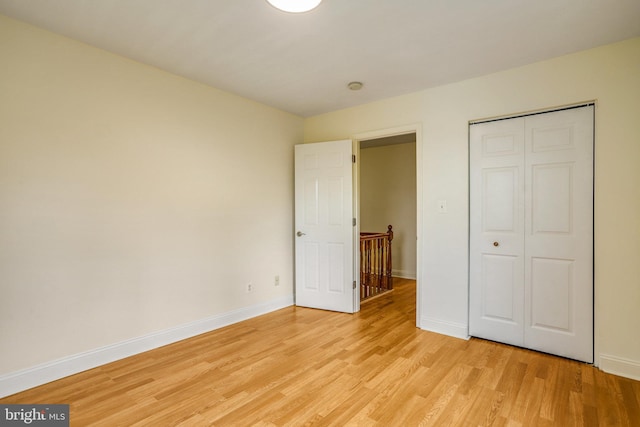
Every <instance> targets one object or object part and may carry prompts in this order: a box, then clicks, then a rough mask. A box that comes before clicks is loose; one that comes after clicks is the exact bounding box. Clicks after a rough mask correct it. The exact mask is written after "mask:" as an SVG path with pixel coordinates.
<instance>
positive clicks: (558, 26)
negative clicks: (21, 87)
mask: <svg viewBox="0 0 640 427" xmlns="http://www.w3.org/2000/svg"><path fill="white" fill-rule="evenodd" d="M0 13H2V14H5V15H8V16H10V17H14V18H16V19H20V20H23V21H26V22H29V23H32V24H34V25H37V26H39V27H43V28H46V29H48V30H51V31H54V32H56V33H60V34H63V35H65V36H68V37H71V38H74V39H77V40H80V41H83V42H85V43H88V44H91V45H94V46H97V47H100V48H102V49H106V50H108V51H111V52H115V53H117V54H120V55H123V56H125V57H129V58H132V59H134V60H137V61H140V62H143V63H146V64H150V65H153V66H156V67H159V68H162V69H164V70H167V71H169V72H172V73H175V74H178V75H181V76H184V77H187V78H190V79H193V80H197V81H200V82H203V83H206V84H208V85H211V86H214V87H216V88H219V89H223V90H226V91H229V92H233V93H236V94H238V95H241V96H244V97H247V98H251V99H254V100H256V101H259V102H262V103H264V104H268V105H272V106H274V107H277V108H279V109H282V110H285V111H289V112H291V113H295V114H298V115H300V116H303V117H308V116H312V115H316V114H320V113H324V112H328V111H334V110H338V109H341V108H345V107H350V106H354V105H358V104H363V103H366V102H370V101H374V100H377V99H382V98H388V97H392V96H396V95H401V94H405V93H410V92H416V91H419V90H422V89H426V88H429V87H433V86H438V85H442V84H446V83H451V82H455V81H460V80H463V79H467V78H471V77H476V76H480V75H484V74H488V73H492V72H495V71H499V70H503V69H507V68H513V67H517V66H520V65H524V64H528V63H532V62H535V61H540V60H543V59H547V58H552V57H556V56H560V55H564V54H567V53H571V52H576V51H580V50H584V49H588V48H591V47H595V46H599V45H604V44H608V43H612V42H616V41H619V40H624V39H628V38H631V37H636V36H640V0H324V1H323V2H322V3H321V4H320V6H319V7H318V8H317V9H315V10H313V11H311V12H308V13H305V14H301V15H294V14H289V13H284V12H280V11H278V10H276V9H274V8H273V7H271V6H270V5H269V4H268V3H267V2H266V1H265V0H0ZM353 80H358V81H362V82H364V85H365V86H364V88H363V89H362V90H361V91H359V92H353V91H349V90H348V89H347V83H348V82H350V81H353ZM567 84H571V82H567Z"/></svg>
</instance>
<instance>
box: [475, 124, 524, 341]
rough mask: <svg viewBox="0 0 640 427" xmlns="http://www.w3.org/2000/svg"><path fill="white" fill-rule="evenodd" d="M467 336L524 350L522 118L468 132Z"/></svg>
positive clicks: (477, 127)
mask: <svg viewBox="0 0 640 427" xmlns="http://www.w3.org/2000/svg"><path fill="white" fill-rule="evenodd" d="M470 138H471V139H470V140H471V143H470V156H471V157H470V158H471V165H472V166H471V169H470V183H471V187H470V206H471V216H470V230H471V235H470V241H469V244H470V253H471V254H472V256H471V257H470V265H469V269H470V277H471V286H470V288H469V292H470V301H471V302H472V303H471V304H470V306H469V315H470V319H472V321H470V323H469V334H470V335H474V336H478V337H483V338H487V339H491V340H494V341H501V342H505V343H508V344H513V345H517V346H523V345H524V334H523V328H524V305H523V301H524V155H523V154H524V119H523V118H519V119H513V120H500V121H495V122H488V123H483V124H481V125H473V126H471V128H470Z"/></svg>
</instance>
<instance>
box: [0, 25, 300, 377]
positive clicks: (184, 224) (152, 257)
mask: <svg viewBox="0 0 640 427" xmlns="http://www.w3.org/2000/svg"><path fill="white" fill-rule="evenodd" d="M0 64H2V65H1V66H0V347H1V348H2V351H0V376H1V375H2V374H5V373H8V372H15V371H17V370H21V369H24V368H29V367H32V366H34V365H37V364H41V363H44V362H50V361H54V360H56V359H59V358H64V357H68V356H69V355H74V354H78V353H81V352H85V351H89V350H93V349H96V348H100V347H103V346H107V345H111V344H114V343H119V342H122V341H124V340H129V339H132V338H136V337H140V336H144V335H146V334H151V333H154V332H156V331H162V330H166V329H170V328H173V327H176V326H179V325H183V324H186V323H189V322H194V321H197V320H199V319H203V318H209V317H211V316H216V315H221V314H224V313H228V312H231V311H233V310H237V309H241V308H243V307H253V306H256V305H259V304H263V303H265V302H270V301H276V300H277V301H287V300H289V301H292V298H293V277H292V275H293V262H292V260H293V248H292V245H293V241H292V237H291V236H292V222H293V145H294V144H295V143H297V142H300V141H301V140H302V126H303V120H302V118H300V117H297V116H293V115H290V114H287V113H284V112H281V111H278V110H275V109H272V108H269V107H266V106H263V105H261V104H258V103H256V102H253V101H249V100H246V99H243V98H240V97H237V96H235V95H231V94H228V93H225V92H222V91H219V90H216V89H213V88H211V87H208V86H204V85H200V84H197V83H194V82H191V81H188V80H185V79H183V78H180V77H177V76H174V75H171V74H168V73H165V72H162V71H160V70H158V69H155V68H152V67H148V66H145V65H142V64H139V63H136V62H133V61H130V60H127V59H125V58H122V57H119V56H116V55H112V54H109V53H107V52H105V51H101V50H99V49H95V48H92V47H89V46H87V45H84V44H81V43H77V42H75V41H72V40H69V39H66V38H63V37H60V36H57V35H54V34H52V33H48V32H46V31H43V30H40V29H37V28H34V27H32V26H28V25H25V24H22V23H19V22H17V21H14V20H10V19H8V18H6V17H3V16H1V15H0ZM276 274H279V275H280V286H279V287H275V286H274V276H275V275H276ZM249 281H251V282H253V284H254V287H255V292H253V293H250V294H249V293H246V292H245V285H246V283H248V282H249Z"/></svg>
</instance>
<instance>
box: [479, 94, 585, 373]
mask: <svg viewBox="0 0 640 427" xmlns="http://www.w3.org/2000/svg"><path fill="white" fill-rule="evenodd" d="M507 128H508V130H509V132H512V133H509V132H506V131H505V129H507ZM518 129H519V130H518ZM505 135H510V136H509V137H507V136H505ZM512 141H513V144H512V143H511V142H512ZM487 147H489V148H487ZM498 158H501V159H502V160H498ZM518 158H520V159H518ZM501 162H503V163H501ZM516 170H518V171H516ZM509 171H511V172H512V173H511V174H510V173H509ZM516 177H517V178H516ZM512 178H513V180H512ZM470 179H471V184H470V191H471V195H470V208H471V214H470V310H469V333H470V334H471V335H475V336H479V337H483V338H488V339H492V340H496V341H502V342H506V343H510V344H514V345H520V346H524V347H528V348H532V349H536V350H540V351H544V352H548V353H553V354H557V355H560V356H564V357H569V358H572V359H577V360H582V361H585V362H592V361H593V106H588V107H581V108H572V109H567V110H561V111H555V112H551V113H544V114H537V115H531V116H526V117H520V118H515V119H507V120H500V121H496V122H488V123H481V124H474V125H472V126H471V128H470ZM516 180H517V181H518V184H517V185H516V184H514V182H515V181H516ZM516 187H517V188H518V190H517V191H516V190H514V191H513V192H514V194H517V195H514V196H513V197H511V196H510V194H511V192H512V189H513V188H516ZM512 201H513V203H514V206H513V207H511V208H509V207H508V205H509V203H510V202H512ZM516 204H517V206H516ZM511 212H517V215H518V218H517V219H515V220H513V221H511ZM511 224H521V225H520V226H516V225H514V226H513V227H511V228H509V225H511ZM518 227H521V228H520V229H519V228H518ZM511 229H513V230H514V231H513V233H512V231H511ZM518 233H520V236H521V240H520V242H516V240H517V239H516V238H517V235H518ZM512 238H513V239H512ZM493 242H497V244H498V246H493ZM514 245H515V246H517V247H519V248H520V249H519V252H517V251H515V250H512V246H514ZM516 252H517V253H516ZM519 254H522V256H520V255H519ZM509 303H512V305H511V306H510V305H509ZM520 321H521V322H522V327H521V329H519V327H518V326H516V325H517V324H518V322H520ZM505 325H511V326H512V328H510V329H509V328H507V326H505Z"/></svg>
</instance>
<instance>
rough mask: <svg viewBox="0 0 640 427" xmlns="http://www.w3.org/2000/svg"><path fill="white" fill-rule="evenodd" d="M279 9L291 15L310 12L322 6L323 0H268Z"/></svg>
mask: <svg viewBox="0 0 640 427" xmlns="http://www.w3.org/2000/svg"><path fill="white" fill-rule="evenodd" d="M267 1H268V2H269V4H270V5H271V6H273V7H275V8H277V9H280V10H283V11H285V12H291V13H301V12H308V11H310V10H311V9H314V8H315V7H316V6H318V5H319V4H320V2H321V1H322V0H267Z"/></svg>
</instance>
